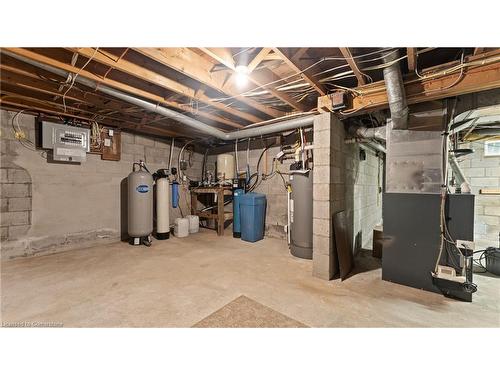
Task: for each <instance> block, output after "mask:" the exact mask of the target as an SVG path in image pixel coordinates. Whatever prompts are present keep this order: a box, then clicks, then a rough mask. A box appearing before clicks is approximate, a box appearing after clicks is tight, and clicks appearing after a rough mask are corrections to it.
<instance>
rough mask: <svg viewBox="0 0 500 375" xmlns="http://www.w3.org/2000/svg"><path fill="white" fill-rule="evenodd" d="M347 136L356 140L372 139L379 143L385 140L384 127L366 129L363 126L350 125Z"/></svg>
mask: <svg viewBox="0 0 500 375" xmlns="http://www.w3.org/2000/svg"><path fill="white" fill-rule="evenodd" d="M348 132H349V134H351V135H352V136H354V137H357V138H368V139H370V138H374V139H378V140H380V141H385V139H386V127H385V126H378V127H376V128H367V127H365V126H355V125H351V126H350V127H349V129H348Z"/></svg>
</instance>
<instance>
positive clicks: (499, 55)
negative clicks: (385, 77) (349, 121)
mask: <svg viewBox="0 0 500 375" xmlns="http://www.w3.org/2000/svg"><path fill="white" fill-rule="evenodd" d="M485 57H486V60H485ZM488 59H489V60H488ZM467 63H470V64H471V65H470V66H468V67H466V68H464V69H463V70H460V69H458V71H457V69H454V70H453V71H452V72H449V73H447V74H445V72H446V70H449V69H450V68H453V67H456V66H457V62H453V63H447V64H444V65H442V66H438V67H433V68H430V69H425V70H423V71H422V72H421V73H420V74H421V75H423V76H424V77H427V78H426V79H423V80H422V79H419V78H415V77H414V76H412V77H406V78H405V80H404V85H405V91H406V97H407V101H408V104H415V103H422V102H426V101H431V100H437V99H442V98H446V97H450V96H456V95H463V94H469V93H473V92H479V91H484V90H490V89H496V88H500V51H498V50H497V51H494V52H490V53H487V54H486V56H485V55H484V54H483V55H481V56H469V57H468V58H466V60H465V64H467ZM443 72H444V73H443ZM356 92H357V93H358V94H353V93H352V92H348V93H347V95H348V96H349V97H350V100H348V107H347V108H346V109H345V110H343V111H342V112H341V114H342V115H343V116H350V115H354V114H356V115H359V114H362V113H366V112H369V111H373V110H379V109H383V108H387V107H388V100H387V92H386V89H385V84H384V82H383V81H382V82H377V83H373V84H369V85H366V86H361V87H358V88H356ZM331 105H332V103H331V99H330V96H329V95H326V96H322V97H319V98H318V108H319V109H320V110H321V111H331V108H332V106H331Z"/></svg>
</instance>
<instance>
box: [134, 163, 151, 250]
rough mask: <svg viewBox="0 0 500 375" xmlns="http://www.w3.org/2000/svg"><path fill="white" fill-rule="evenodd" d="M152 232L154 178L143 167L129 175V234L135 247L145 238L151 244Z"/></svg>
mask: <svg viewBox="0 0 500 375" xmlns="http://www.w3.org/2000/svg"><path fill="white" fill-rule="evenodd" d="M151 232H153V176H151V174H150V173H149V172H146V171H145V170H143V169H142V166H141V167H140V170H138V171H133V172H131V173H130V174H129V175H128V234H129V236H130V237H131V239H132V243H133V244H134V245H140V244H141V240H142V241H144V240H145V239H144V238H145V237H146V238H147V239H146V241H148V242H149V236H150V235H151ZM148 242H145V244H148ZM149 244H150V243H149Z"/></svg>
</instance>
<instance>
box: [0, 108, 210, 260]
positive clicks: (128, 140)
mask: <svg viewBox="0 0 500 375" xmlns="http://www.w3.org/2000/svg"><path fill="white" fill-rule="evenodd" d="M14 114H15V112H10V111H4V110H1V121H0V125H1V136H0V140H1V147H0V149H1V185H0V188H1V256H2V258H4V259H5V258H13V257H18V256H28V255H35V254H46V253H51V252H58V251H64V250H69V249H74V248H81V247H87V246H91V245H95V244H97V243H102V242H111V241H117V240H119V239H120V237H121V236H122V232H123V231H126V224H125V225H123V224H124V223H126V216H125V215H124V212H122V211H125V210H122V205H123V201H122V196H121V189H122V186H121V184H122V182H123V181H124V179H126V177H127V175H128V174H129V173H130V172H131V170H132V162H134V161H139V160H141V159H142V160H144V161H146V163H147V166H148V168H149V169H150V170H151V171H152V172H153V171H156V170H157V169H159V168H166V167H167V164H168V156H169V152H170V141H168V140H165V139H160V138H154V137H145V136H139V135H134V134H131V133H125V132H122V139H121V141H122V155H121V160H120V161H105V160H101V156H100V155H95V154H87V161H86V162H84V163H81V164H68V163H64V164H55V163H49V162H47V160H46V159H44V158H43V157H42V155H41V151H42V150H37V151H31V150H29V149H27V148H25V147H23V146H22V145H21V144H20V143H19V142H18V141H17V140H15V138H14V136H13V131H12V118H13V116H14ZM19 123H20V125H21V127H22V129H23V130H24V132H25V133H26V135H27V136H28V137H29V139H30V140H32V141H34V140H35V119H34V117H33V116H30V115H25V114H21V115H20V116H19ZM180 146H181V147H182V145H180ZM178 152H179V149H178V148H177V147H175V148H174V159H173V163H174V162H175V165H176V164H177V155H178ZM201 161H202V155H201V154H199V153H194V154H193V158H192V162H193V163H192V168H190V170H189V172H188V174H189V175H190V176H191V175H194V176H199V175H200V174H201ZM198 178H199V177H198ZM180 190H181V197H180V206H181V208H182V210H183V213H184V214H185V215H186V214H189V212H188V206H187V203H186V202H187V201H189V199H186V196H185V194H186V193H185V191H186V190H185V189H180ZM123 198H124V200H125V202H126V193H125V195H124V196H123ZM125 212H126V211H125ZM179 216H180V211H179V209H172V208H171V209H170V220H171V223H173V220H174V219H175V218H176V217H179Z"/></svg>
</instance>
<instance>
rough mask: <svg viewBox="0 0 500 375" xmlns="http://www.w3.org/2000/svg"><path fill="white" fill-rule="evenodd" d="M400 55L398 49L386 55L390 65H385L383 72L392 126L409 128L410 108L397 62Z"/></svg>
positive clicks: (399, 128)
mask: <svg viewBox="0 0 500 375" xmlns="http://www.w3.org/2000/svg"><path fill="white" fill-rule="evenodd" d="M398 57H399V52H398V51H397V50H395V51H394V53H391V54H389V55H388V56H386V57H385V58H384V63H386V64H390V65H389V66H387V67H385V68H384V70H383V72H384V81H385V87H386V90H387V99H388V101H389V109H390V111H391V121H392V128H393V129H396V130H406V129H408V112H409V110H408V104H407V102H406V94H405V88H404V84H403V77H402V75H401V69H400V68H399V62H397V61H396V62H395V60H397V58H398Z"/></svg>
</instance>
